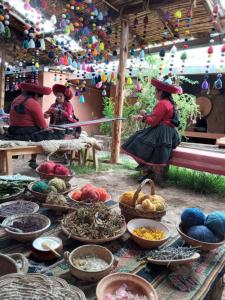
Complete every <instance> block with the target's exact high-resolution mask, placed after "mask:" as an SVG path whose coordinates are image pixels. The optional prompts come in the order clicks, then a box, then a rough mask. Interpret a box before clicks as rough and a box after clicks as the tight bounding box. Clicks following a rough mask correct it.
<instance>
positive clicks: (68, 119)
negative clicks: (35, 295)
mask: <svg viewBox="0 0 225 300" xmlns="http://www.w3.org/2000/svg"><path fill="white" fill-rule="evenodd" d="M52 91H53V93H54V95H55V96H56V100H55V103H53V104H52V105H51V106H50V108H49V109H48V110H47V111H46V112H45V114H44V116H45V118H49V117H50V125H63V124H68V123H76V122H78V121H79V119H77V117H76V116H75V114H74V110H73V105H72V103H71V102H70V100H71V99H72V98H73V91H72V90H71V88H70V87H69V86H65V85H62V84H55V85H53V87H52ZM71 131H72V134H73V136H74V137H75V138H79V136H80V134H81V127H76V128H74V129H72V130H70V129H67V130H66V133H71ZM63 163H64V164H67V163H68V158H67V155H66V153H64V159H63Z"/></svg>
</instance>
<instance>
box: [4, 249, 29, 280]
mask: <svg viewBox="0 0 225 300" xmlns="http://www.w3.org/2000/svg"><path fill="white" fill-rule="evenodd" d="M0 265H1V269H0V277H1V276H4V275H6V274H10V273H27V271H28V266H29V265H28V260H27V259H26V257H25V256H24V255H23V254H20V253H14V254H9V255H4V254H0Z"/></svg>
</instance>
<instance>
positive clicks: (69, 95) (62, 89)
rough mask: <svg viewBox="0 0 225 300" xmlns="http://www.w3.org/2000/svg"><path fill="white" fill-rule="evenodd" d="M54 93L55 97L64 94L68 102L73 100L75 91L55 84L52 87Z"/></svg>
mask: <svg viewBox="0 0 225 300" xmlns="http://www.w3.org/2000/svg"><path fill="white" fill-rule="evenodd" d="M52 91H53V93H54V95H56V94H57V93H62V94H63V95H64V96H65V97H66V98H67V100H70V99H72V98H73V91H72V90H71V88H70V87H68V86H65V85H63V84H58V83H56V84H54V85H53V87H52Z"/></svg>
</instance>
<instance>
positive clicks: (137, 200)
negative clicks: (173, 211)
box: [119, 179, 167, 221]
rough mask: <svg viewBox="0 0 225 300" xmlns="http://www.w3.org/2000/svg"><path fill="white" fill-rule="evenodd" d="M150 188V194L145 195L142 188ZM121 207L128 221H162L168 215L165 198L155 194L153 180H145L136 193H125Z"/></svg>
mask: <svg viewBox="0 0 225 300" xmlns="http://www.w3.org/2000/svg"><path fill="white" fill-rule="evenodd" d="M147 184H148V185H149V186H150V193H149V194H144V193H143V192H142V188H143V187H144V186H145V185H147ZM119 201H120V202H119V206H120V209H121V214H122V215H124V217H125V219H126V221H130V220H132V219H136V218H144V219H154V220H159V221H160V220H161V218H162V217H163V216H165V214H166V207H167V206H166V203H165V200H164V199H163V197H161V196H159V195H156V194H155V184H154V182H153V181H152V180H151V179H146V180H144V181H143V182H142V183H141V184H140V185H139V187H138V189H137V190H136V192H125V193H123V194H122V195H121V196H120V199H119Z"/></svg>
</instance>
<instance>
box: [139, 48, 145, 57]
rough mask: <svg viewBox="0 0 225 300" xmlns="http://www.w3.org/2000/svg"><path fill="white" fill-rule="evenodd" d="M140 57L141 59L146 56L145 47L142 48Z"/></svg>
mask: <svg viewBox="0 0 225 300" xmlns="http://www.w3.org/2000/svg"><path fill="white" fill-rule="evenodd" d="M139 58H140V59H144V58H145V51H144V49H142V50H141V52H140V54H139Z"/></svg>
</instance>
